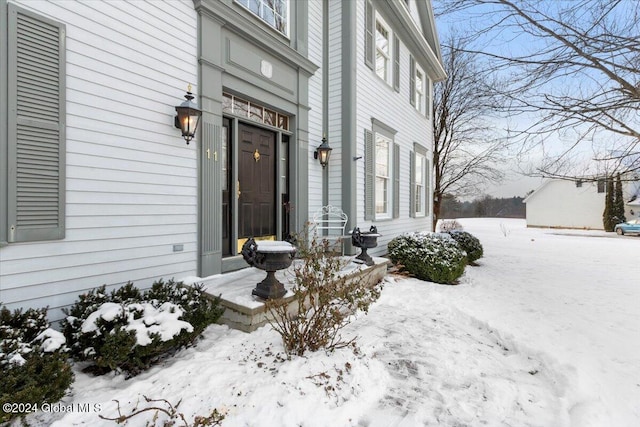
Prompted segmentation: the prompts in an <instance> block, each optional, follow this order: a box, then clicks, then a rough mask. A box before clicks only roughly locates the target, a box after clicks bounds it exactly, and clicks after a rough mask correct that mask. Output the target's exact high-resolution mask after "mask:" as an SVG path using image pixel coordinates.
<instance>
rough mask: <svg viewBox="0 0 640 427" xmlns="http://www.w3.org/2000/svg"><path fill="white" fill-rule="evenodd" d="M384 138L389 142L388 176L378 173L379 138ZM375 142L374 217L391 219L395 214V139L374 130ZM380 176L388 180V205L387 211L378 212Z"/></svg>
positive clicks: (386, 203)
mask: <svg viewBox="0 0 640 427" xmlns="http://www.w3.org/2000/svg"><path fill="white" fill-rule="evenodd" d="M379 139H382V140H384V142H386V143H387V175H386V176H384V177H383V176H382V175H378V170H377V164H378V140H379ZM373 144H374V153H375V155H374V163H373V164H374V193H373V197H374V203H373V206H374V217H375V219H376V220H380V219H391V218H392V214H393V210H392V209H393V206H392V200H393V198H392V197H391V196H392V194H391V193H392V191H393V182H392V179H393V171H392V170H391V168H392V166H393V163H392V158H391V156H392V151H393V140H392V139H391V138H389V137H387V136H384V135H383V134H381V133H378V132H374V134H373ZM378 178H384V179H386V182H387V193H386V198H385V205H386V207H387V209H386V211H384V212H378V209H377V206H378V201H379V200H378Z"/></svg>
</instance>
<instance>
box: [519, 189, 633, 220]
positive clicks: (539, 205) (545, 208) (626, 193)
mask: <svg viewBox="0 0 640 427" xmlns="http://www.w3.org/2000/svg"><path fill="white" fill-rule="evenodd" d="M622 189H623V197H624V200H629V199H630V198H631V197H632V196H633V195H634V194H638V193H640V183H639V182H634V181H629V182H623V185H622ZM525 202H526V206H527V226H528V227H558V228H587V229H596V230H602V229H603V228H604V225H603V223H602V213H603V212H604V205H605V193H598V187H597V184H596V183H595V182H583V183H582V187H576V183H575V182H574V181H567V180H548V181H546V182H545V183H544V184H543V185H542V186H540V188H538V189H537V190H536V191H535V192H534V193H532V194H531V195H530V196H529V197H528V198H527V199H526V200H525ZM631 210H633V206H630V205H629V204H627V205H626V206H625V216H626V218H627V220H629V219H632V218H637V217H639V216H640V215H639V212H638V208H636V209H635V210H633V212H634V213H633V214H632V213H631Z"/></svg>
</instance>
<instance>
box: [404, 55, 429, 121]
mask: <svg viewBox="0 0 640 427" xmlns="http://www.w3.org/2000/svg"><path fill="white" fill-rule="evenodd" d="M409 72H410V73H411V74H410V79H409V86H410V87H409V90H410V92H409V95H410V96H409V98H410V102H411V105H413V106H414V108H415V109H416V110H417V111H419V112H420V114H423V115H425V116H427V118H429V117H430V116H431V92H430V91H431V79H429V77H428V76H427V74H426V73H425V72H424V70H423V69H422V67H420V65H419V64H418V63H417V62H416V60H415V58H414V57H413V55H411V56H410V57H409Z"/></svg>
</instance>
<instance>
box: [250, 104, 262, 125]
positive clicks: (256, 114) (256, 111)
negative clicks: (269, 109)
mask: <svg viewBox="0 0 640 427" xmlns="http://www.w3.org/2000/svg"><path fill="white" fill-rule="evenodd" d="M249 118H250V119H251V120H253V121H256V122H260V123H262V107H260V106H257V105H253V104H251V110H250V114H249Z"/></svg>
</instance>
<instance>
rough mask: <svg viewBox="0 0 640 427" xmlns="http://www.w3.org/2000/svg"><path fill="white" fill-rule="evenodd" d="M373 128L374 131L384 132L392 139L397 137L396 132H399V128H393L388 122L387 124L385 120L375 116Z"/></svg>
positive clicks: (372, 122) (372, 121)
mask: <svg viewBox="0 0 640 427" xmlns="http://www.w3.org/2000/svg"><path fill="white" fill-rule="evenodd" d="M371 129H372V130H373V131H374V132H377V133H381V134H383V135H385V136H386V137H388V138H391V139H393V138H394V137H395V135H396V133H398V131H397V130H395V129H394V128H392V127H391V126H389V125H388V124H386V123H384V122H381V121H380V120H378V119H376V118H375V117H372V118H371Z"/></svg>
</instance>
